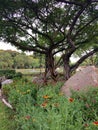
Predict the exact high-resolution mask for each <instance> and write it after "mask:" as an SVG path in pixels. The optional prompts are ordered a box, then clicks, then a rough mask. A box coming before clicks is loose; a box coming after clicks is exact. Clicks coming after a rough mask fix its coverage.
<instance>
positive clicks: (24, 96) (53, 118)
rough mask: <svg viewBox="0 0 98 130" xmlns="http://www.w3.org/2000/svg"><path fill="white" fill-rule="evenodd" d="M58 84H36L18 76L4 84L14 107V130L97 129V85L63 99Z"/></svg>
mask: <svg viewBox="0 0 98 130" xmlns="http://www.w3.org/2000/svg"><path fill="white" fill-rule="evenodd" d="M62 85H63V83H60V82H59V83H57V84H54V85H51V84H50V85H48V86H43V87H42V86H40V87H39V86H37V85H34V84H32V83H30V82H29V81H28V80H27V79H21V80H20V81H19V80H18V81H15V82H14V83H13V84H12V85H6V86H4V88H3V89H4V91H5V92H6V93H7V94H8V97H9V98H8V99H9V101H10V103H11V104H12V105H13V107H14V110H15V113H12V115H13V117H14V123H15V124H16V129H15V130H86V129H88V130H97V129H98V107H97V106H98V88H94V89H91V90H90V91H89V92H87V93H73V95H72V96H71V97H70V98H67V97H65V96H64V95H63V94H62V93H60V87H61V86H62Z"/></svg>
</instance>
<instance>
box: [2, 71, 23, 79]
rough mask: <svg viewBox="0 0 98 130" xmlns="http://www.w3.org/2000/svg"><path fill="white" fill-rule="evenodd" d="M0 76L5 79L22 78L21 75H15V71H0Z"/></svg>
mask: <svg viewBox="0 0 98 130" xmlns="http://www.w3.org/2000/svg"><path fill="white" fill-rule="evenodd" d="M0 76H5V77H6V78H10V79H11V78H15V77H22V73H20V72H18V73H16V71H15V70H0Z"/></svg>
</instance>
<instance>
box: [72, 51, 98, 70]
mask: <svg viewBox="0 0 98 130" xmlns="http://www.w3.org/2000/svg"><path fill="white" fill-rule="evenodd" d="M96 52H98V49H94V50H92V51H90V52H88V53H86V54H85V55H84V56H82V57H81V58H80V59H79V60H78V61H77V62H76V63H75V64H74V65H73V66H71V69H72V70H75V69H76V68H77V67H78V66H79V65H80V64H81V63H82V62H83V61H84V60H85V59H87V58H88V57H90V56H91V55H93V54H94V53H96Z"/></svg>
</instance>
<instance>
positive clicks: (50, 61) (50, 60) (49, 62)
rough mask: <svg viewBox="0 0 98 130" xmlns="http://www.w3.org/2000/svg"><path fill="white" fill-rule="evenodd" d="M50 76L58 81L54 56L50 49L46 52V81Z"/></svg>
mask: <svg viewBox="0 0 98 130" xmlns="http://www.w3.org/2000/svg"><path fill="white" fill-rule="evenodd" d="M49 76H50V77H51V78H52V79H53V80H54V81H57V73H56V71H55V64H54V57H53V54H52V52H51V51H49V52H48V53H47V54H46V58H45V76H44V81H45V82H47V78H49Z"/></svg>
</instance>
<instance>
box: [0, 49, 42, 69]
mask: <svg viewBox="0 0 98 130" xmlns="http://www.w3.org/2000/svg"><path fill="white" fill-rule="evenodd" d="M43 66H44V58H43V60H41V62H40V57H39V56H35V55H29V56H28V55H26V54H25V53H19V52H16V51H11V50H6V51H4V50H0V69H23V68H24V69H28V68H29V69H30V68H39V67H43Z"/></svg>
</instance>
